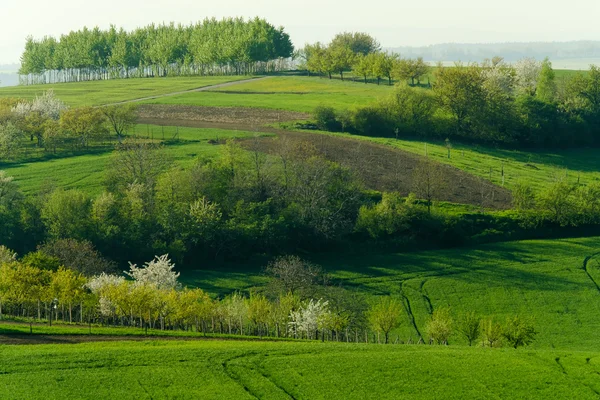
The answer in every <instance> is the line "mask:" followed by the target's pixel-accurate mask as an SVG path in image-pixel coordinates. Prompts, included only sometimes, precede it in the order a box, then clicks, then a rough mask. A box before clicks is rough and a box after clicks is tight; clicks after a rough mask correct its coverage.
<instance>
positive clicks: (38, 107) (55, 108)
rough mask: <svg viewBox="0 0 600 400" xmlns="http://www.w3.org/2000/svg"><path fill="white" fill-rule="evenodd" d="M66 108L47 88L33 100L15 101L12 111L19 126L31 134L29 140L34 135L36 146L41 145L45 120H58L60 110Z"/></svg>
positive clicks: (45, 125)
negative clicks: (17, 119)
mask: <svg viewBox="0 0 600 400" xmlns="http://www.w3.org/2000/svg"><path fill="white" fill-rule="evenodd" d="M66 109H67V106H66V105H65V104H64V103H63V102H62V101H61V100H60V99H58V98H57V97H56V96H54V92H53V91H52V90H48V91H47V92H45V93H44V94H42V95H41V96H37V97H36V98H35V99H34V100H33V101H30V102H20V103H17V105H16V106H14V107H13V108H12V112H13V114H15V115H16V116H17V117H18V118H19V127H20V128H21V129H22V130H23V131H24V132H26V133H28V134H29V135H31V140H33V137H34V136H35V137H36V138H37V141H38V146H41V145H42V143H43V141H44V133H45V131H46V127H47V125H48V124H47V122H48V121H58V119H59V118H60V114H61V112H62V111H63V110H66Z"/></svg>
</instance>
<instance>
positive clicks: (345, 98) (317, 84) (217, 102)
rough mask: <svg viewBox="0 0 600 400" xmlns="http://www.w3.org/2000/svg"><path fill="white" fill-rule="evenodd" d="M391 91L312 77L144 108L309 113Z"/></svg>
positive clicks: (252, 84) (273, 80)
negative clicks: (263, 109)
mask: <svg viewBox="0 0 600 400" xmlns="http://www.w3.org/2000/svg"><path fill="white" fill-rule="evenodd" d="M392 90H393V87H391V86H387V85H385V84H382V85H380V86H377V85H373V84H369V85H365V84H362V83H357V82H342V81H339V80H329V79H326V78H316V77H310V78H309V77H272V78H267V79H261V80H257V81H255V82H248V83H242V84H239V85H234V86H229V87H227V88H221V89H218V90H215V91H210V92H199V93H186V94H182V95H177V96H169V97H164V98H160V99H155V100H148V101H146V102H145V103H148V104H182V105H195V106H212V107H256V108H271V109H279V110H290V111H300V112H308V113H310V112H312V111H313V110H314V109H315V107H317V106H319V105H328V106H331V107H335V108H337V109H344V108H349V107H357V106H364V105H367V104H370V103H372V102H373V101H376V100H377V99H379V98H381V97H383V96H385V95H387V94H389V93H391V91H392Z"/></svg>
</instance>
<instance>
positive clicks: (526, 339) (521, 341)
mask: <svg viewBox="0 0 600 400" xmlns="http://www.w3.org/2000/svg"><path fill="white" fill-rule="evenodd" d="M536 335H537V332H536V331H535V328H534V326H533V323H532V322H531V321H529V320H527V319H526V318H523V317H520V316H518V315H516V316H513V317H509V318H507V320H506V325H505V326H504V328H503V329H502V337H503V338H504V339H505V340H506V342H507V343H508V344H509V345H510V346H512V347H514V348H515V349H516V348H517V347H522V346H527V345H529V344H531V343H532V342H533V341H534V340H535V336H536Z"/></svg>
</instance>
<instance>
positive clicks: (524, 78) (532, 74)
mask: <svg viewBox="0 0 600 400" xmlns="http://www.w3.org/2000/svg"><path fill="white" fill-rule="evenodd" d="M514 67H515V71H516V73H517V89H518V90H519V91H520V92H522V93H527V94H530V95H534V94H535V89H536V87H537V82H538V77H539V76H540V72H541V71H542V63H541V62H540V61H537V60H536V59H535V58H523V59H521V60H519V61H517V62H516V63H515V65H514Z"/></svg>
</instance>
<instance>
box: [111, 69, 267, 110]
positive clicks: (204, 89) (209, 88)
mask: <svg viewBox="0 0 600 400" xmlns="http://www.w3.org/2000/svg"><path fill="white" fill-rule="evenodd" d="M269 78H270V76H263V77H256V78H250V79H243V80H241V81H233V82H226V83H219V84H216V85H210V86H204V87H200V88H196V89H190V90H180V91H177V92H171V93H165V94H158V95H156V96H149V97H140V98H138V99H133V100H125V101H118V102H116V103H110V104H105V105H104V106H115V105H119V104H129V103H137V102H140V101H146V100H154V99H160V98H163V97H170V96H178V95H180V94H187V93H194V92H207V91H211V90H215V89H220V88H224V87H229V86H233V85H239V84H242V83H248V82H252V81H259V80H263V79H269Z"/></svg>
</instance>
